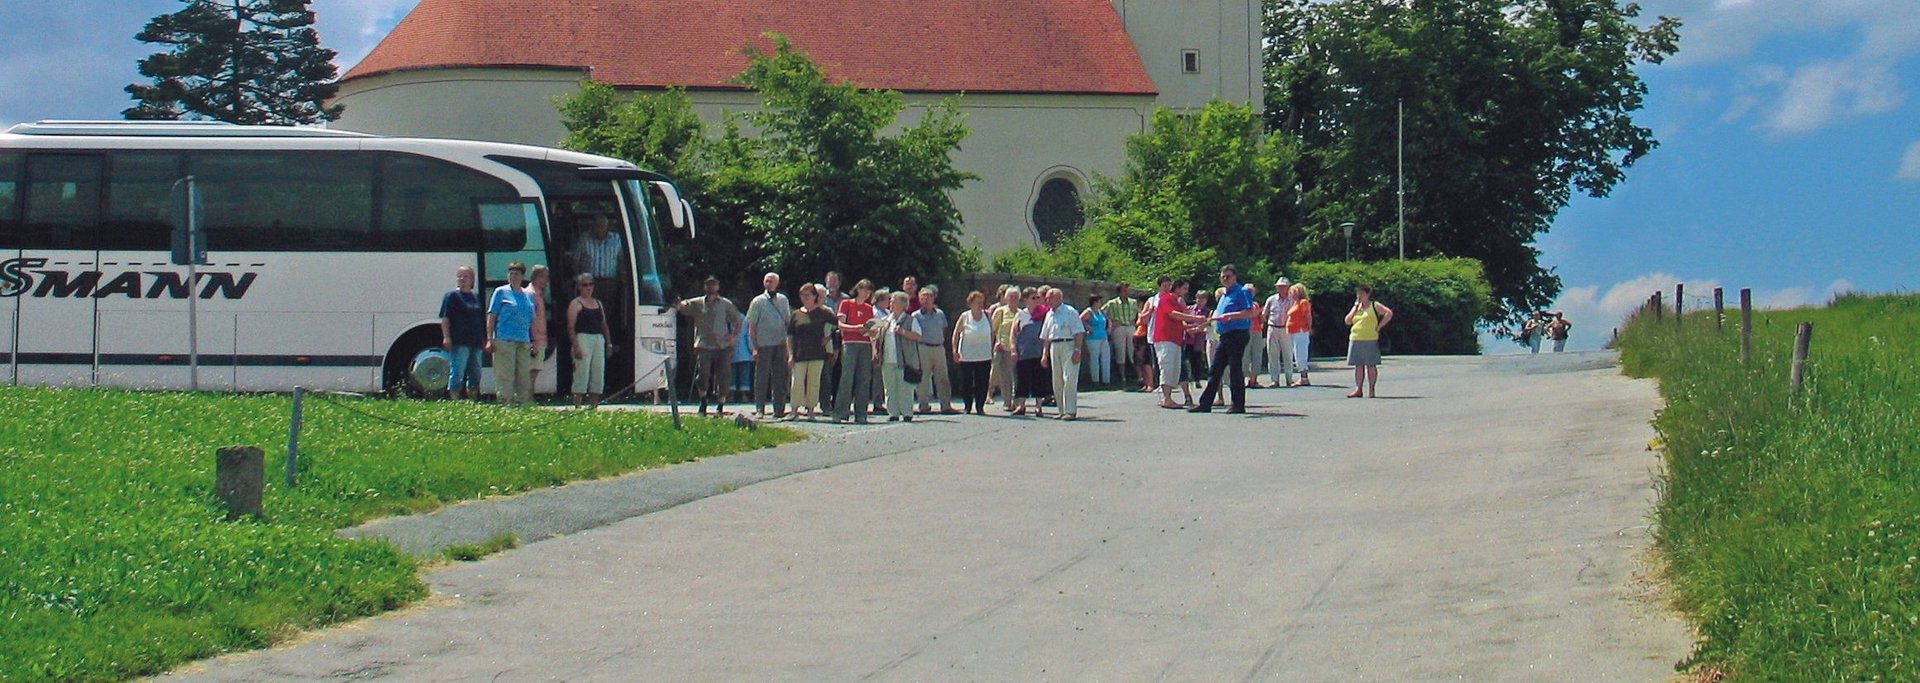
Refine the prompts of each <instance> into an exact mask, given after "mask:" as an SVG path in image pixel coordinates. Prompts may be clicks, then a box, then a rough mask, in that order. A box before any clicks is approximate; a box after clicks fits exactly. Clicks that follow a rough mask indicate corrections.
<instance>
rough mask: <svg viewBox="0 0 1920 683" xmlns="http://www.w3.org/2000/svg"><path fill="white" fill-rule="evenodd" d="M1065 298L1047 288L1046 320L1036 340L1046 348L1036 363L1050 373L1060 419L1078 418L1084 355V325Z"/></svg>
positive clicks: (1060, 293) (1085, 332)
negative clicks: (1081, 367) (1081, 368)
mask: <svg viewBox="0 0 1920 683" xmlns="http://www.w3.org/2000/svg"><path fill="white" fill-rule="evenodd" d="M1065 298H1066V297H1065V293H1064V292H1061V291H1060V290H1059V289H1048V290H1047V319H1046V321H1045V322H1043V323H1041V326H1040V341H1041V343H1043V344H1046V346H1047V348H1046V351H1044V352H1042V353H1041V354H1040V365H1041V366H1042V367H1045V368H1047V369H1048V371H1049V372H1051V373H1052V377H1053V396H1054V400H1056V401H1058V402H1059V404H1060V419H1062V420H1069V421H1071V420H1076V419H1079V418H1080V410H1079V408H1080V406H1079V401H1078V398H1079V394H1080V361H1081V360H1082V359H1083V358H1085V357H1086V356H1085V355H1084V353H1085V348H1086V343H1087V326H1086V324H1085V323H1082V322H1081V321H1080V312H1079V311H1077V310H1074V308H1073V306H1070V305H1068V304H1067V303H1066V301H1065Z"/></svg>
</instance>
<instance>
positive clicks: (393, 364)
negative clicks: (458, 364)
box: [380, 327, 453, 399]
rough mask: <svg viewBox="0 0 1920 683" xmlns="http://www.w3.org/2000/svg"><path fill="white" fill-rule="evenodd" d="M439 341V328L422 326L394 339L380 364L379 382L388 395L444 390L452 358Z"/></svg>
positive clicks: (419, 394)
mask: <svg viewBox="0 0 1920 683" xmlns="http://www.w3.org/2000/svg"><path fill="white" fill-rule="evenodd" d="M439 342H440V330H439V329H437V328H424V327H423V328H419V329H416V330H413V331H410V332H408V333H406V334H404V335H401V336H400V339H399V340H398V341H395V342H394V343H393V348H391V349H388V350H387V358H386V361H385V362H384V363H382V364H381V366H382V367H381V381H380V386H381V388H382V389H384V390H385V391H386V393H387V395H388V396H391V397H394V398H401V397H405V398H414V399H420V398H427V397H429V396H436V395H439V394H441V393H444V392H445V391H446V386H447V376H448V375H449V374H451V373H452V370H453V363H452V360H453V358H452V356H450V355H448V354H447V351H446V350H445V349H442V348H440V343H439Z"/></svg>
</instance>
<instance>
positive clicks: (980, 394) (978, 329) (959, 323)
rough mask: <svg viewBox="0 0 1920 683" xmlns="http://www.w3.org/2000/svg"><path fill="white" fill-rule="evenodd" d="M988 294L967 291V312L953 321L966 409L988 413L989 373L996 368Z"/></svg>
mask: <svg viewBox="0 0 1920 683" xmlns="http://www.w3.org/2000/svg"><path fill="white" fill-rule="evenodd" d="M986 305H987V295H985V294H981V293H980V292H978V291H974V292H968V293H967V311H966V312H965V313H961V314H960V316H959V317H958V318H956V319H954V321H953V339H952V345H953V362H954V364H955V365H957V366H959V368H960V396H961V399H962V401H963V402H965V403H966V406H965V410H964V412H968V413H972V414H974V415H985V414H987V375H988V374H989V371H990V370H992V367H993V320H992V318H991V317H990V316H989V315H988V314H987V309H986Z"/></svg>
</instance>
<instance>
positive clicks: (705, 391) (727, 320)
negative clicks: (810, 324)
mask: <svg viewBox="0 0 1920 683" xmlns="http://www.w3.org/2000/svg"><path fill="white" fill-rule="evenodd" d="M595 281H596V282H597V281H598V279H597V278H596V280H595ZM704 286H705V287H706V290H707V293H706V294H704V295H702V296H696V297H693V298H691V299H685V300H682V301H680V302H678V303H676V304H674V309H675V310H678V311H679V312H680V314H681V315H684V316H687V317H688V318H691V319H692V320H693V353H694V380H693V393H695V394H698V395H699V396H700V415H702V416H705V415H706V414H707V402H708V401H712V402H713V403H714V409H715V411H716V412H715V413H714V414H715V415H718V416H725V415H726V414H727V388H728V385H730V384H732V374H733V373H732V370H733V368H732V367H731V365H730V363H731V361H732V355H733V346H734V343H735V342H736V341H738V339H739V337H740V319H741V316H740V309H739V307H736V306H734V305H733V302H732V301H728V300H727V299H726V297H723V296H720V278H717V277H714V276H712V275H708V276H707V279H706V282H705V283H704Z"/></svg>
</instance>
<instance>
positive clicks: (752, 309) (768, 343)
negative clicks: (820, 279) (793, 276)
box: [746, 273, 793, 420]
mask: <svg viewBox="0 0 1920 683" xmlns="http://www.w3.org/2000/svg"><path fill="white" fill-rule="evenodd" d="M760 287H761V289H762V290H764V291H762V292H760V295H759V296H756V297H754V298H753V301H752V302H749V303H748V304H747V325H746V328H747V340H748V345H749V346H751V347H752V348H753V412H754V414H756V415H766V414H767V404H768V403H772V404H773V417H774V419H776V420H779V419H786V417H787V391H788V388H789V387H791V386H792V385H793V374H792V368H791V366H789V365H788V364H787V322H788V321H790V320H792V319H793V304H792V303H790V302H788V301H787V295H785V294H781V293H780V274H779V273H767V274H766V276H764V277H762V278H760Z"/></svg>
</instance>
